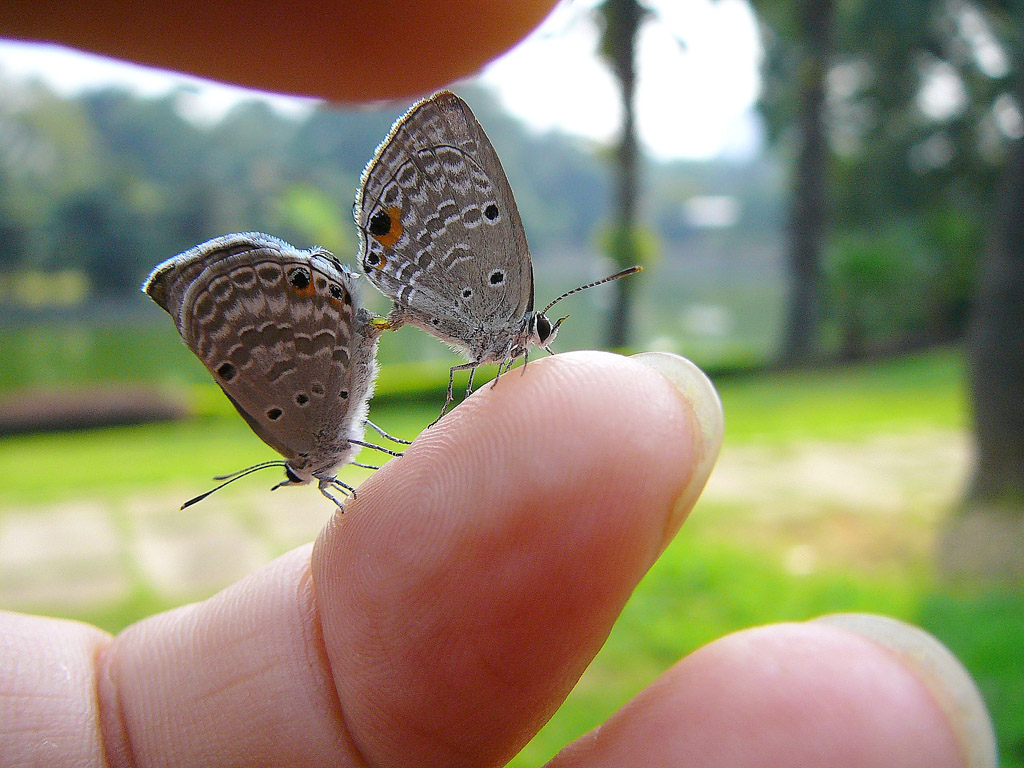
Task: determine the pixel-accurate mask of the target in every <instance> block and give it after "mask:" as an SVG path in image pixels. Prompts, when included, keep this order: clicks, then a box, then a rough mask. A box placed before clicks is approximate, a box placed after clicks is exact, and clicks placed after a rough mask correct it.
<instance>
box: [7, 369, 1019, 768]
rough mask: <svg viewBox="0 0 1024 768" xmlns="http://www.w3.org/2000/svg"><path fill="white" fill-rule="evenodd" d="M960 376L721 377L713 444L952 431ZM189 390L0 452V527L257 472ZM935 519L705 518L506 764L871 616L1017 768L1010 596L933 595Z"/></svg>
mask: <svg viewBox="0 0 1024 768" xmlns="http://www.w3.org/2000/svg"><path fill="white" fill-rule="evenodd" d="M180 351H182V352H185V350H183V349H182V350H180ZM186 355H187V352H186ZM184 359H187V358H184ZM962 365H963V364H962V360H961V358H960V356H959V355H958V353H957V352H956V351H953V350H949V351H939V352H932V353H928V354H923V355H917V356H913V357H909V358H905V359H901V360H895V361H891V362H885V363H875V364H870V365H861V366H854V367H848V368H842V369H836V370H830V371H812V372H787V373H777V374H763V375H757V376H746V377H730V378H724V379H723V380H721V381H720V382H719V387H720V391H721V395H722V400H723V403H724V407H725V413H726V424H727V427H726V435H727V436H726V440H727V445H729V446H737V445H744V444H747V445H751V446H769V447H771V448H773V449H785V448H786V447H787V446H789V445H798V444H806V443H807V442H808V441H812V442H813V441H839V442H844V441H845V442H851V443H855V442H859V441H863V440H870V439H871V438H873V437H878V436H886V435H891V434H894V433H907V434H914V433H919V432H922V431H923V432H926V433H931V432H941V431H946V430H954V429H959V428H963V427H964V426H965V423H966V418H965V409H964V393H963V389H962V385H961V381H962V378H963V370H962ZM438 367H439V369H440V372H439V373H438V372H436V371H435V372H431V371H429V370H426V369H424V370H423V371H420V372H418V371H417V369H416V367H415V366H413V365H410V366H406V367H402V368H396V369H394V370H395V373H393V374H391V375H393V376H394V381H395V382H397V383H395V384H394V386H393V391H394V392H395V393H403V392H404V393H409V392H412V391H415V390H416V389H417V388H418V387H421V386H423V385H424V383H425V382H428V381H429V382H432V383H430V384H429V386H430V387H436V386H437V381H440V382H442V383H443V382H444V381H445V380H446V372H445V370H444V368H443V365H441V366H438ZM198 373H199V374H202V373H203V372H202V371H201V370H200V371H199V372H198ZM435 379H436V381H435ZM182 381H186V382H191V381H193V379H192V374H191V373H188V372H187V371H186V373H185V374H183V375H182ZM195 381H196V382H199V381H202V377H201V376H196V377H195ZM189 386H193V387H195V389H194V390H192V391H193V392H194V393H195V394H194V401H195V402H196V403H197V404H198V406H199V411H200V412H201V413H203V414H204V416H203V418H201V419H198V420H195V421H192V422H187V423H177V424H159V425H146V426H138V427H128V428H120V429H109V430H95V431H90V432H81V433H74V434H66V435H39V436H25V437H19V438H9V439H5V440H3V441H0V516H2V515H3V514H4V512H3V510H4V508H11V507H14V506H17V505H23V506H24V505H35V504H39V505H44V504H53V503H59V502H60V501H61V500H64V499H77V498H83V497H85V498H94V499H100V500H105V499H113V500H116V499H119V498H122V497H125V496H127V495H130V494H138V493H142V492H145V491H146V490H148V489H164V490H165V491H166V489H171V488H173V489H174V490H175V492H177V491H178V489H181V488H185V487H189V488H194V489H195V492H197V493H198V492H200V491H202V490H205V488H206V487H207V486H205V485H204V483H205V482H206V479H207V478H208V477H209V476H210V475H211V474H213V473H214V472H219V471H230V470H232V469H235V468H238V467H242V466H245V465H246V464H248V463H254V462H256V461H260V460H262V459H266V458H269V457H270V455H271V454H270V451H269V449H267V448H266V447H265V446H264V445H263V444H262V443H260V441H259V440H258V439H256V438H255V437H254V436H253V435H252V433H251V432H249V430H248V428H247V427H246V426H245V425H244V424H243V423H242V422H241V420H240V419H239V418H238V417H237V416H236V415H235V414H233V412H232V411H231V409H230V406H229V405H227V404H226V401H224V399H223V397H222V396H221V395H220V394H219V393H218V392H217V391H216V389H215V388H213V387H212V386H211V385H209V384H208V383H205V382H203V383H195V384H189ZM428 388H429V387H428ZM439 404H440V400H439V398H438V397H435V396H433V395H431V396H428V397H427V398H426V400H425V401H424V402H422V403H420V402H416V401H414V400H410V399H404V398H395V397H392V398H390V399H389V398H387V397H385V398H383V399H382V400H380V401H375V403H374V414H373V417H374V420H375V421H377V423H379V424H381V426H383V427H384V428H386V429H388V430H389V431H392V432H393V433H395V434H398V435H400V436H404V437H411V436H412V435H414V434H415V433H416V432H417V431H418V430H419V429H420V428H422V427H423V425H424V424H427V423H429V421H430V420H431V419H432V418H433V417H434V416H435V415H436V409H437V407H438V406H439ZM351 471H358V470H351ZM775 501H778V500H775ZM944 514H946V511H945V510H932V511H931V512H930V513H928V514H924V513H921V512H920V511H919V510H910V511H909V512H908V513H907V514H904V515H900V516H895V517H894V516H880V515H871V514H863V515H856V514H852V513H846V515H845V516H844V513H843V512H842V511H839V512H837V511H836V510H831V509H820V510H816V511H814V512H813V513H811V514H809V516H808V517H806V518H804V519H801V520H800V521H798V523H793V522H789V523H787V522H786V521H777V520H776V521H772V520H765V519H764V518H760V517H758V515H757V511H756V510H750V509H745V508H734V507H730V506H727V505H722V504H718V505H715V504H709V503H707V502H702V503H701V504H700V505H699V506H698V508H697V510H696V511H695V513H694V515H693V517H692V519H691V520H690V521H689V522H688V523H687V525H686V526H685V527H684V529H683V531H682V532H681V534H680V535H679V536H678V538H677V540H676V541H675V542H674V543H673V544H672V545H671V546H670V547H669V548H668V550H667V551H666V552H665V554H664V555H663V556H662V558H661V559H660V560H659V561H658V563H657V564H656V565H655V566H654V567H653V568H652V570H651V572H650V573H649V574H648V575H647V577H646V578H645V579H644V580H643V581H642V582H641V584H640V585H639V587H638V588H637V590H636V592H635V594H634V595H633V597H632V599H631V600H630V601H629V603H628V604H627V606H626V609H625V611H624V612H623V614H622V617H621V618H620V620H619V621H618V623H617V624H616V626H615V628H614V630H613V631H612V633H611V636H610V637H609V639H608V642H607V643H606V645H605V647H604V648H603V650H602V651H601V653H600V654H599V655H598V657H597V659H596V660H595V662H594V663H593V664H592V665H591V667H590V669H589V670H588V671H587V673H586V674H585V675H584V677H583V679H582V680H581V681H580V683H579V685H578V686H577V687H576V689H575V690H574V691H573V693H572V694H571V695H570V697H569V699H568V700H567V702H566V703H565V705H564V706H563V707H562V708H561V709H560V710H559V711H558V713H557V714H556V715H555V717H554V718H553V719H552V720H551V721H550V723H548V725H547V726H545V728H544V729H543V730H542V731H541V732H540V734H538V736H537V737H536V738H535V739H534V740H533V741H532V742H531V743H530V744H529V745H528V747H527V748H526V750H525V751H524V752H523V753H522V754H521V755H520V756H519V757H517V758H516V759H515V761H514V762H513V765H514V766H516V767H517V768H527V767H528V766H537V765H540V764H542V763H543V762H544V761H545V760H547V759H548V758H550V756H551V755H552V754H554V753H555V752H556V751H557V750H558V749H559V748H560V747H561V746H563V745H564V744H566V743H567V742H569V741H571V740H572V739H573V738H576V737H578V736H579V735H581V734H582V733H585V732H586V731H588V730H590V729H591V728H593V727H595V726H596V725H597V724H599V723H600V722H602V721H603V720H604V719H606V718H607V717H608V716H609V715H611V714H612V713H613V712H614V711H615V710H616V709H618V708H619V707H620V706H622V705H623V704H624V703H625V702H626V701H627V700H628V699H629V698H630V697H631V696H633V695H634V694H636V693H637V692H638V691H639V690H641V689H642V688H643V687H644V686H646V685H647V684H649V683H650V682H651V681H652V680H653V679H654V678H655V677H657V676H658V675H659V674H660V673H661V672H663V671H664V670H665V669H666V668H667V667H669V666H670V665H671V664H673V663H674V662H675V661H676V660H678V659H679V658H681V657H682V656H684V655H686V654H687V653H689V652H691V651H692V650H694V649H695V648H697V647H699V646H700V645H702V644H704V643H707V642H709V641H711V640H712V639H714V638H716V637H719V636H721V635H723V634H725V633H728V632H732V631H736V630H739V629H742V628H744V627H749V626H752V625H757V624H763V623H766V622H773V621H788V620H802V619H806V618H810V617H812V616H815V615H818V614H821V613H828V612H836V611H870V612H879V613H884V614H888V615H891V616H895V617H898V618H901V619H904V620H906V621H908V622H911V623H914V624H917V625H919V626H922V627H924V628H925V629H927V630H928V631H930V632H932V633H933V634H935V635H936V636H937V637H938V638H939V639H940V640H942V641H943V642H945V643H946V644H947V645H948V646H949V647H950V648H951V649H952V650H953V651H954V652H955V653H956V654H957V656H958V657H959V658H960V659H961V660H962V661H963V662H964V664H965V665H966V666H967V667H968V669H969V670H970V671H971V673H972V674H973V675H974V677H975V679H976V680H977V681H978V683H979V686H980V687H981V690H982V692H983V695H984V696H985V699H986V701H987V702H988V704H989V706H990V708H991V710H992V713H993V716H994V718H995V721H996V724H997V728H998V732H999V739H1000V746H1001V750H1002V757H1003V763H1004V765H1007V766H1024V661H1022V658H1024V657H1022V649H1024V622H1022V621H1021V616H1024V597H1022V595H1021V592H1020V591H1019V590H1017V591H1012V590H1005V589H1002V590H1001V589H997V588H992V587H986V586H984V585H973V586H971V585H963V584H960V585H957V586H955V587H954V586H946V585H944V584H943V583H942V582H941V581H940V580H939V579H938V578H937V577H936V575H935V573H934V570H933V565H932V561H931V556H930V547H929V544H928V543H929V542H930V541H931V540H932V538H933V537H934V535H935V530H934V528H935V521H936V520H941V518H942V517H943V515H944ZM837 539H842V542H841V543H843V546H844V556H843V557H840V558H834V559H832V558H824V559H823V562H824V565H822V566H821V567H819V568H817V569H816V570H813V571H812V572H810V573H807V574H805V575H795V574H794V573H793V572H792V570H791V569H789V568H787V560H786V557H787V552H789V551H790V549H791V548H792V547H794V546H796V545H803V544H807V543H811V544H821V545H822V548H823V551H828V549H827V548H828V547H829V546H834V545H835V544H836V543H837V541H836V540H837ZM892 542H896V543H897V544H896V545H892ZM902 544H906V546H901V545H902ZM168 607H170V605H169V604H168V603H167V599H166V598H164V597H162V596H161V595H159V594H156V593H154V592H153V591H151V590H149V589H147V588H146V587H145V586H144V585H141V584H140V585H137V587H136V588H135V589H133V590H132V591H131V593H130V595H129V596H128V597H127V598H125V599H123V600H121V601H118V602H117V603H116V604H113V605H107V606H98V607H97V606H90V607H83V609H82V610H81V611H79V612H78V613H76V614H75V615H74V618H79V619H82V620H86V621H90V622H93V623H97V624H98V625H100V626H103V627H105V628H108V629H110V630H113V631H116V630H117V629H119V628H121V627H123V626H125V625H126V624H127V623H130V622H131V621H134V620H136V619H138V618H141V617H143V616H146V615H149V614H151V613H153V612H156V611H159V610H163V609H165V608H168Z"/></svg>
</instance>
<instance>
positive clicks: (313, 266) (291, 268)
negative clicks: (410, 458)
mask: <svg viewBox="0 0 1024 768" xmlns="http://www.w3.org/2000/svg"><path fill="white" fill-rule="evenodd" d="M356 277H357V276H356V275H353V274H352V273H350V272H349V271H348V269H346V268H345V267H344V266H342V264H341V263H340V262H339V261H338V260H337V259H336V258H335V257H334V256H333V255H332V254H331V253H330V252H328V251H326V250H323V249H320V248H314V249H312V250H309V251H301V250H298V249H296V248H293V247H292V246H290V245H289V244H288V243H285V242H283V241H281V240H278V239H277V238H274V237H271V236H269V235H264V234H260V233H258V232H247V233H244V234H236V235H226V236H224V237H219V238H216V239H214V240H210V241H208V242H206V243H203V244H201V245H197V246H196V247H195V248H192V249H191V250H188V251H186V252H185V253H182V254H180V255H178V256H175V257H174V258H172V259H168V260H167V261H165V262H163V263H162V264H160V265H159V266H157V267H156V268H155V269H154V270H153V273H152V274H151V275H150V276H149V278H148V279H147V280H146V282H145V284H144V285H143V287H142V290H143V291H145V293H146V294H148V295H149V297H150V298H152V299H153V301H155V302H156V303H157V304H159V305H160V306H161V307H163V308H164V309H165V310H166V311H167V312H168V314H170V316H171V317H172V318H173V319H174V324H175V325H176V326H177V328H178V332H179V333H180V334H181V338H182V339H183V340H184V341H185V344H186V346H188V348H189V349H191V350H192V351H193V352H194V353H195V354H196V356H197V357H198V358H199V359H200V360H201V361H202V363H203V365H205V366H206V368H207V369H208V370H209V371H210V373H211V374H212V375H213V377H214V379H215V380H216V382H217V383H218V384H219V385H220V387H221V389H222V390H224V393H225V394H226V395H227V396H228V399H229V400H230V401H231V403H232V404H233V405H234V406H235V408H237V409H238V412H239V413H240V414H241V415H242V418H244V419H245V420H246V422H248V424H249V426H250V427H252V429H253V431H254V432H255V433H256V434H257V435H258V436H259V437H260V439H261V440H263V442H265V443H266V444H267V445H269V446H270V447H271V448H273V449H274V450H276V451H277V452H278V453H280V454H281V455H282V456H284V458H285V460H284V461H279V460H277V461H267V462H263V463H261V464H257V465H256V466H253V467H249V468H247V469H244V470H241V471H240V472H236V473H234V474H231V475H224V476H221V477H218V478H216V479H218V480H225V481H226V482H224V483H222V484H221V485H219V486H217V488H214V489H213V490H212V491H208V492H207V493H204V494H202V495H200V496H197V497H196V498H194V499H191V500H190V501H188V502H186V503H185V504H184V505H183V506H182V508H184V507H186V506H189V505H190V504H194V503H195V502H197V501H200V500H201V499H204V498H205V497H206V496H208V495H209V494H210V493H213V491H215V490H218V489H219V488H222V487H223V486H224V485H227V483H229V482H232V481H233V480H237V479H238V478H239V477H243V476H244V475H247V474H249V473H250V472H255V471H256V470H259V469H265V468H267V467H274V466H280V467H283V468H284V472H285V479H284V480H282V481H281V482H280V483H278V484H277V485H276V486H274V488H275V489H276V488H279V487H281V486H284V485H303V484H306V483H309V482H311V481H312V480H316V481H317V482H318V484H319V488H320V493H322V494H323V495H324V496H326V497H327V498H328V499H330V500H331V501H333V502H334V503H335V504H337V505H338V507H340V508H342V509H344V507H343V505H342V503H341V502H340V501H338V499H336V498H335V497H334V496H333V495H332V494H331V490H333V489H337V490H340V491H341V492H342V493H344V494H348V493H351V494H352V495H353V496H354V495H355V490H354V489H353V488H352V487H351V486H350V485H347V484H346V483H344V482H342V481H341V480H338V478H337V477H336V476H335V469H336V468H337V467H338V466H339V465H342V464H348V463H352V464H356V465H357V466H361V467H363V466H369V465H366V464H359V463H358V462H355V461H353V458H354V457H355V455H356V454H357V453H358V452H359V450H360V448H363V447H367V448H374V449H376V450H379V451H383V452H384V453H388V454H391V455H400V454H397V453H395V452H394V451H391V450H389V449H387V448H382V447H380V446H376V445H372V444H370V443H365V442H363V440H362V438H363V432H364V428H365V425H367V424H369V425H370V426H371V427H373V429H375V430H376V431H378V432H379V433H380V434H381V435H382V436H384V437H388V438H389V439H392V440H395V438H391V437H390V436H389V435H387V434H386V433H384V432H383V431H381V430H380V429H378V428H377V427H376V426H375V425H374V424H372V423H371V422H370V421H369V420H368V419H367V418H366V415H367V410H368V402H369V399H370V397H371V395H372V394H373V387H374V379H375V377H376V375H377V363H376V351H377V340H378V337H379V336H380V334H381V332H382V331H383V329H384V328H386V327H387V323H386V321H384V320H383V319H382V318H376V317H374V316H373V315H371V314H370V313H369V312H368V311H367V310H365V309H363V308H361V307H359V306H358V304H357V299H356V295H355V290H354V288H355V286H354V279H355V278H356ZM397 442H405V441H397ZM373 468H375V467H373Z"/></svg>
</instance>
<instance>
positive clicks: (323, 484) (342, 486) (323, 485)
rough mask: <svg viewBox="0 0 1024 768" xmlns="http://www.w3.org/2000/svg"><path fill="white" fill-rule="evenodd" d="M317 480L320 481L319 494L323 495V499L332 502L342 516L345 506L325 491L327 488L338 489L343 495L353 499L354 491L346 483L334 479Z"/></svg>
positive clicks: (322, 478)
mask: <svg viewBox="0 0 1024 768" xmlns="http://www.w3.org/2000/svg"><path fill="white" fill-rule="evenodd" d="M317 479H318V480H319V481H320V482H319V487H320V493H321V494H323V496H324V497H325V498H328V499H330V500H331V501H333V502H334V504H335V506H337V507H338V510H339V511H340V512H341V513H342V514H344V512H345V505H344V504H343V503H342V502H340V501H338V499H336V498H335V497H334V495H333V494H332V493H331V492H330V491H329V490H327V489H328V488H338V489H339V490H340V491H341V492H342V494H343V495H345V496H351V497H352V498H353V499H354V498H355V497H356V489H355V488H353V487H352V486H351V485H349V484H348V483H343V482H342V481H341V480H339V479H338V478H336V477H320V478H317Z"/></svg>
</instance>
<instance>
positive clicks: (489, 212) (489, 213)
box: [484, 203, 498, 221]
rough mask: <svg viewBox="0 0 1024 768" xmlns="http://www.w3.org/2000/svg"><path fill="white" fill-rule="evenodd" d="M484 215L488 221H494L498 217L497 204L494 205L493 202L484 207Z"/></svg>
mask: <svg viewBox="0 0 1024 768" xmlns="http://www.w3.org/2000/svg"><path fill="white" fill-rule="evenodd" d="M484 216H486V217H487V220H488V221H494V220H495V219H496V218H498V206H496V205H495V204H494V203H491V204H490V205H488V206H487V207H486V208H484Z"/></svg>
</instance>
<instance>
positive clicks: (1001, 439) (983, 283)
mask: <svg viewBox="0 0 1024 768" xmlns="http://www.w3.org/2000/svg"><path fill="white" fill-rule="evenodd" d="M1017 90H1018V94H1017V95H1018V103H1019V104H1020V103H1024V101H1021V98H1024V80H1022V81H1021V82H1020V83H1018V89H1017ZM967 354H968V366H969V368H968V383H969V387H970V393H971V405H972V410H973V416H974V436H975V441H976V448H977V457H976V460H975V466H974V473H973V477H972V479H971V483H970V486H969V488H968V490H967V494H966V498H965V508H967V509H970V508H972V507H973V508H979V507H997V508H1000V509H1002V510H1004V511H1012V512H1013V513H1014V514H1015V515H1017V516H1024V140H1021V139H1018V140H1016V141H1015V142H1014V143H1013V146H1012V148H1011V154H1010V158H1009V160H1008V162H1007V164H1006V169H1005V170H1004V172H1003V181H1002V187H1001V191H1000V197H999V210H998V215H997V217H996V219H995V221H994V223H993V229H992V232H991V236H990V238H989V241H988V245H987V248H986V250H985V253H984V255H983V257H982V263H981V274H980V275H979V282H978V292H977V298H976V301H975V305H974V311H973V315H972V317H971V325H970V330H969V333H968V345H967Z"/></svg>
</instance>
